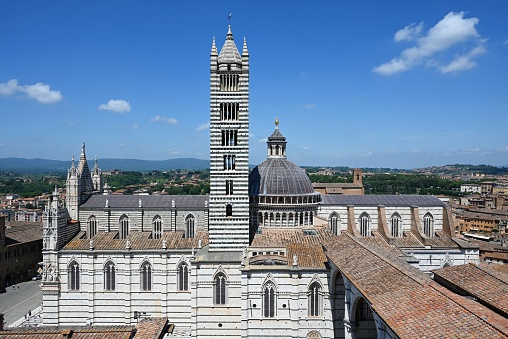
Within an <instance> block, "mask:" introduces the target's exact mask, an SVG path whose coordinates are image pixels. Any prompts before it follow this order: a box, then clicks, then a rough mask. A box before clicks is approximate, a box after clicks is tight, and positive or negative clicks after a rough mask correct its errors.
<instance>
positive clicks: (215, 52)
mask: <svg viewBox="0 0 508 339" xmlns="http://www.w3.org/2000/svg"><path fill="white" fill-rule="evenodd" d="M210 54H211V55H217V46H215V37H213V39H212V53H210Z"/></svg>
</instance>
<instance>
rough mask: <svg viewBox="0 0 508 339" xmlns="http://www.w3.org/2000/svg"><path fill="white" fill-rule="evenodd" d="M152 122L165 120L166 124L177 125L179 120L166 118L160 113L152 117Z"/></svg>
mask: <svg viewBox="0 0 508 339" xmlns="http://www.w3.org/2000/svg"><path fill="white" fill-rule="evenodd" d="M150 122H165V123H166V124H171V125H176V124H177V123H178V120H176V119H175V118H166V117H163V116H160V115H157V116H156V117H155V118H151V119H150Z"/></svg>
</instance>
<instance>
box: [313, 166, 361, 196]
mask: <svg viewBox="0 0 508 339" xmlns="http://www.w3.org/2000/svg"><path fill="white" fill-rule="evenodd" d="M312 187H314V189H315V190H316V192H318V193H320V194H321V195H330V194H354V195H362V194H364V193H365V190H364V188H363V183H362V170H361V169H360V168H355V169H354V170H353V182H352V183H320V182H314V183H312Z"/></svg>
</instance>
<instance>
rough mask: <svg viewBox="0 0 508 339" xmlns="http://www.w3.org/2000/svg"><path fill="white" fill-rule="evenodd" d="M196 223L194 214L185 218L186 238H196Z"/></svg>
mask: <svg viewBox="0 0 508 339" xmlns="http://www.w3.org/2000/svg"><path fill="white" fill-rule="evenodd" d="M195 221H196V219H195V218H194V216H193V215H192V214H189V215H188V216H187V217H186V218H185V237H186V238H194V236H195V232H196V230H195Z"/></svg>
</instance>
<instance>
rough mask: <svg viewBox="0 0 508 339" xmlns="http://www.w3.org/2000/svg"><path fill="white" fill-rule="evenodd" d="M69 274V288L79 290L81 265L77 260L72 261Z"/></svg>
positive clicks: (68, 269) (68, 270) (68, 268)
mask: <svg viewBox="0 0 508 339" xmlns="http://www.w3.org/2000/svg"><path fill="white" fill-rule="evenodd" d="M67 276H68V286H67V287H68V289H69V290H74V291H77V290H79V265H78V263H77V262H75V261H72V262H71V263H70V264H69V266H68V267H67Z"/></svg>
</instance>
